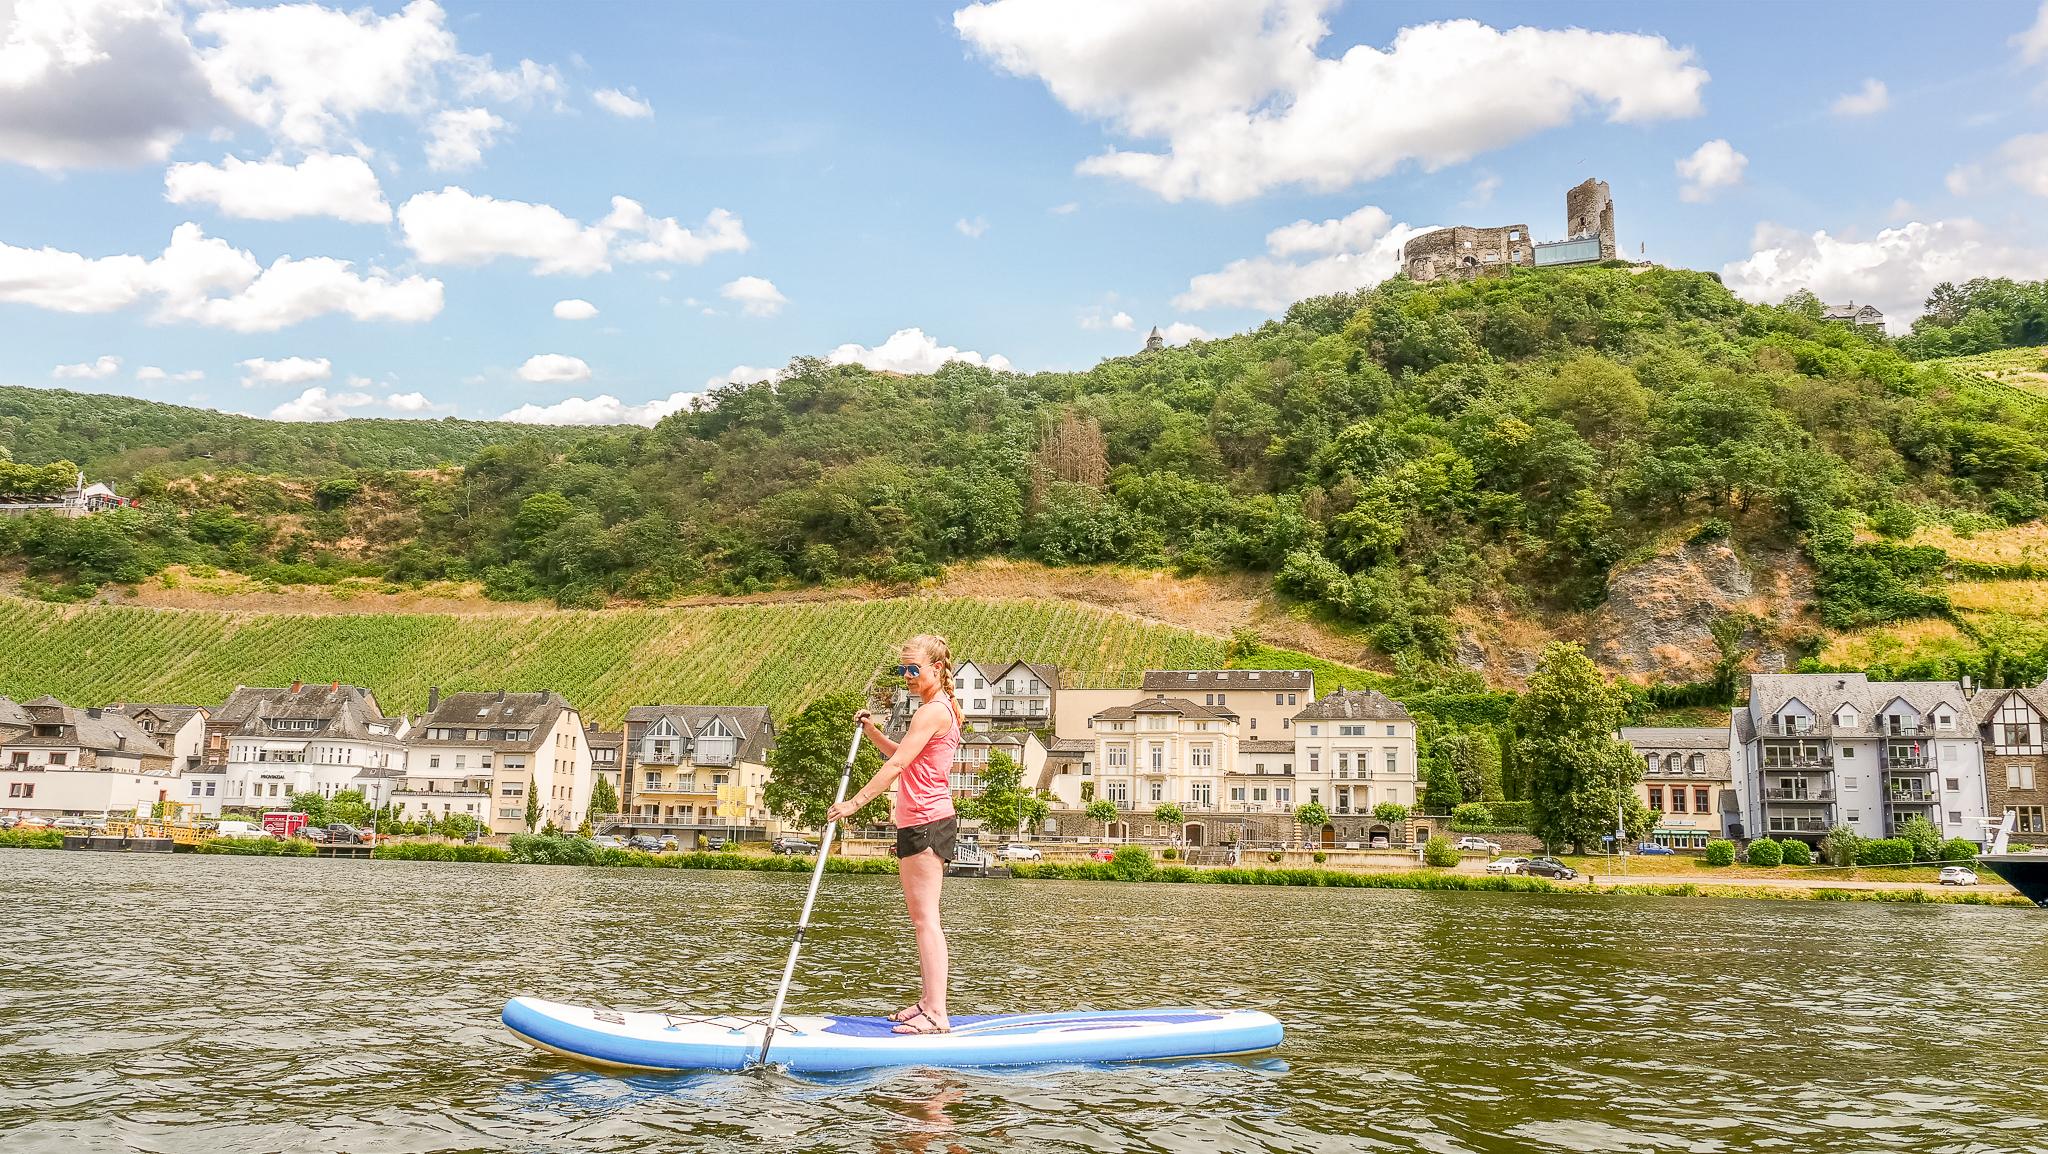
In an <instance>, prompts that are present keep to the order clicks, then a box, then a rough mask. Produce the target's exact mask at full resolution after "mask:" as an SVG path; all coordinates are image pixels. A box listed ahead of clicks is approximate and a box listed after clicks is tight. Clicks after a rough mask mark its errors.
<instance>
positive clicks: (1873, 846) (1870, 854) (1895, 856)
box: [1856, 837, 1913, 866]
mask: <svg viewBox="0 0 2048 1154" xmlns="http://www.w3.org/2000/svg"><path fill="white" fill-rule="evenodd" d="M1912 860H1913V843H1912V842H1909V841H1907V840H1906V839H1905V838H1902V837H1874V838H1865V839H1864V841H1863V844H1862V845H1859V846H1857V847H1856V864H1857V865H1860V866H1886V865H1905V864H1907V863H1908V862H1911V861H1912Z"/></svg>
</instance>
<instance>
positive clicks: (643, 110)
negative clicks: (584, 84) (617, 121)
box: [590, 88, 654, 120]
mask: <svg viewBox="0 0 2048 1154" xmlns="http://www.w3.org/2000/svg"><path fill="white" fill-rule="evenodd" d="M590 102H591V103H592V104H595V105H597V106H598V107H599V108H602V109H604V110H605V111H606V112H609V113H611V114H612V115H613V116H623V117H626V118H627V119H629V120H637V119H639V118H642V117H647V116H653V115H654V106H653V105H652V104H649V103H647V102H646V101H645V100H642V99H640V98H639V97H637V96H631V95H628V94H627V93H624V92H620V91H619V90H618V89H616V88H600V89H598V90H597V91H596V92H593V93H591V94H590Z"/></svg>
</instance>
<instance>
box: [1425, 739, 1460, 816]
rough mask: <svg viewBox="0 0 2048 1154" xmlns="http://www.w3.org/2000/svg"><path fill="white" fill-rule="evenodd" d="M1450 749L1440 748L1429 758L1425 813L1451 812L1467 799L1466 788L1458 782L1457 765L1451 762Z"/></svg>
mask: <svg viewBox="0 0 2048 1154" xmlns="http://www.w3.org/2000/svg"><path fill="white" fill-rule="evenodd" d="M1449 752H1450V751H1449V750H1440V751H1438V753H1437V756H1435V757H1432V758H1430V759H1429V777H1428V778H1427V779H1426V780H1425V781H1424V782H1423V787H1422V805H1421V809H1422V812H1424V813H1449V812H1451V811H1452V810H1453V809H1456V808H1457V807H1458V803H1459V802H1461V801H1464V800H1465V792H1464V789H1463V788H1462V787H1461V786H1460V785H1459V782H1458V770H1457V767H1456V766H1454V765H1453V764H1452V763H1451V759H1450V757H1449V756H1448V754H1449Z"/></svg>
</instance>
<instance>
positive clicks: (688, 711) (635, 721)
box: [626, 705, 775, 765]
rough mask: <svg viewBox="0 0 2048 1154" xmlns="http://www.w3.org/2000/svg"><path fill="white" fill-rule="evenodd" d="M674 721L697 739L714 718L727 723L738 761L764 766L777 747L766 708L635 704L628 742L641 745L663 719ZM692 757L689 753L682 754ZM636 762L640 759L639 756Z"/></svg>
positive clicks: (628, 722) (630, 711)
mask: <svg viewBox="0 0 2048 1154" xmlns="http://www.w3.org/2000/svg"><path fill="white" fill-rule="evenodd" d="M664 717H666V718H669V719H671V720H672V721H673V722H674V724H675V727H676V729H677V730H678V731H679V732H681V733H684V734H687V735H688V736H689V737H690V738H691V739H693V740H694V739H695V738H696V737H697V735H698V734H700V733H702V732H704V729H705V727H707V726H709V725H710V724H711V721H712V719H713V718H717V719H718V720H720V721H722V722H724V723H725V727H726V728H727V729H729V730H731V731H732V732H733V733H734V734H735V735H736V736H737V737H738V739H739V746H738V754H737V759H738V760H740V761H748V762H753V763H754V764H756V765H761V764H764V763H765V762H767V760H768V750H769V749H770V748H772V747H773V746H774V745H775V720H774V718H773V717H772V716H771V715H770V714H769V712H768V707H767V706H765V705H636V706H634V707H632V708H631V709H628V710H627V711H626V739H627V742H628V744H631V745H638V744H639V742H640V739H641V738H642V737H644V736H646V734H647V729H648V727H650V726H652V725H654V724H655V723H656V722H658V721H660V720H661V719H662V718H664ZM683 756H685V757H688V756H689V750H688V749H685V750H684V751H683ZM634 760H636V761H637V760H639V758H638V755H635V756H634Z"/></svg>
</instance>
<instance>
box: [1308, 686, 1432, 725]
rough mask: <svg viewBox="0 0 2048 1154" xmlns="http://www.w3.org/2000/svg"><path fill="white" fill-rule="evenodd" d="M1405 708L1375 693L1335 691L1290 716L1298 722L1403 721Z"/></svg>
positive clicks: (1367, 691)
mask: <svg viewBox="0 0 2048 1154" xmlns="http://www.w3.org/2000/svg"><path fill="white" fill-rule="evenodd" d="M1409 719H1410V718H1409V714H1408V707H1407V706H1405V705H1402V704H1401V703H1400V702H1398V701H1395V700H1394V699H1393V698H1391V697H1388V696H1387V695H1386V694H1384V693H1381V692H1380V691H1379V690H1377V689H1339V690H1336V691H1335V692H1333V693H1331V694H1329V695H1328V696H1326V697H1324V698H1322V699H1321V700H1319V701H1317V702H1315V703H1314V704H1313V705H1310V706H1309V707H1308V708H1306V709H1304V710H1302V711H1301V712H1300V713H1297V714H1295V715H1294V720H1296V721H1302V720H1308V721H1359V720H1367V721H1372V720H1377V721H1407V720H1409Z"/></svg>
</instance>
